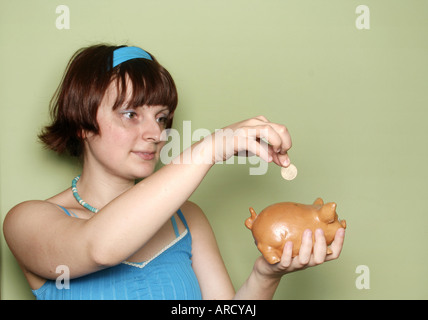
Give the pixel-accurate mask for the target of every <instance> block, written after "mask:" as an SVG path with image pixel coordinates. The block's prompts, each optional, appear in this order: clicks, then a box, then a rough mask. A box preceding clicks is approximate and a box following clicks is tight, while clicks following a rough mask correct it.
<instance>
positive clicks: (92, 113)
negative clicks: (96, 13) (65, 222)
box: [39, 45, 178, 157]
mask: <svg viewBox="0 0 428 320" xmlns="http://www.w3.org/2000/svg"><path fill="white" fill-rule="evenodd" d="M121 47H123V46H108V45H94V46H91V47H87V48H83V49H80V50H78V51H77V52H76V53H75V54H74V55H73V56H72V58H71V60H70V62H69V63H68V65H67V68H66V71H65V73H64V76H63V79H62V81H61V83H60V85H59V87H58V89H57V90H56V92H55V94H54V96H53V98H52V100H51V102H50V108H51V117H52V123H51V124H50V125H48V126H46V127H44V128H43V130H42V132H41V133H40V134H39V139H40V140H41V141H42V142H43V143H44V144H45V146H47V147H48V148H49V149H52V150H54V151H56V152H58V153H65V152H66V153H69V154H70V155H72V156H77V157H79V156H81V155H82V152H83V140H82V138H81V132H82V130H85V131H90V132H94V133H96V134H98V133H99V127H98V123H97V120H96V119H97V111H98V107H99V106H100V104H101V101H102V99H103V97H104V94H105V93H106V91H107V89H108V87H109V85H110V84H111V82H112V81H117V84H118V85H117V86H116V87H117V88H118V95H117V98H116V102H115V103H114V105H113V109H116V108H118V107H120V106H121V105H122V104H123V103H124V102H125V98H126V91H127V86H126V85H127V79H129V84H130V85H132V88H133V90H132V96H131V99H130V100H129V106H130V107H132V108H135V107H139V106H143V105H147V106H154V105H162V106H167V107H168V109H169V111H170V118H169V119H168V122H167V128H170V127H171V126H172V117H173V113H174V110H175V108H176V107H177V103H178V96H177V89H176V86H175V83H174V80H173V79H172V77H171V75H170V74H169V72H168V71H167V70H166V69H165V68H164V67H162V66H161V65H160V64H159V63H158V62H157V60H156V59H155V57H153V55H151V54H150V55H151V57H152V58H153V60H148V59H142V58H139V59H132V60H128V61H125V62H123V63H121V64H119V65H118V66H116V67H114V68H113V67H112V60H113V52H114V50H116V49H118V48H121Z"/></svg>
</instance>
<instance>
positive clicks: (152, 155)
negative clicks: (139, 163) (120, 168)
mask: <svg viewBox="0 0 428 320" xmlns="http://www.w3.org/2000/svg"><path fill="white" fill-rule="evenodd" d="M133 153H134V154H136V155H137V156H139V157H140V158H141V159H143V160H153V159H154V158H155V152H142V151H134V152H133Z"/></svg>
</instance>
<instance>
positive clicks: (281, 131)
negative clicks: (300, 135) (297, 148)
mask: <svg viewBox="0 0 428 320" xmlns="http://www.w3.org/2000/svg"><path fill="white" fill-rule="evenodd" d="M269 125H270V126H271V127H272V128H273V130H274V131H275V132H276V133H277V134H278V135H279V137H280V138H281V145H280V146H279V148H277V149H275V151H276V152H277V153H279V154H282V155H284V154H286V153H287V151H288V150H289V149H290V148H291V146H292V142H291V136H290V133H289V132H288V129H287V127H286V126H284V125H282V124H278V123H274V122H270V123H269Z"/></svg>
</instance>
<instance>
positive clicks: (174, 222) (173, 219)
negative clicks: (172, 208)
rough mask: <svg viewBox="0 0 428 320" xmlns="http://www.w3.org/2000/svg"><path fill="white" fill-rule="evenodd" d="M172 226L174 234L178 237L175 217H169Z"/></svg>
mask: <svg viewBox="0 0 428 320" xmlns="http://www.w3.org/2000/svg"><path fill="white" fill-rule="evenodd" d="M171 222H172V227H173V228H174V232H175V236H176V237H177V238H178V237H179V236H180V232H179V231H178V227H177V221H175V217H174V216H172V217H171Z"/></svg>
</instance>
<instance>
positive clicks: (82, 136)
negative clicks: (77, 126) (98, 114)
mask: <svg viewBox="0 0 428 320" xmlns="http://www.w3.org/2000/svg"><path fill="white" fill-rule="evenodd" d="M93 135H94V133H93V132H92V131H87V130H83V129H82V130H79V131H77V136H78V137H79V138H80V139H82V140H85V139H87V138H90V137H92V136H93Z"/></svg>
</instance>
